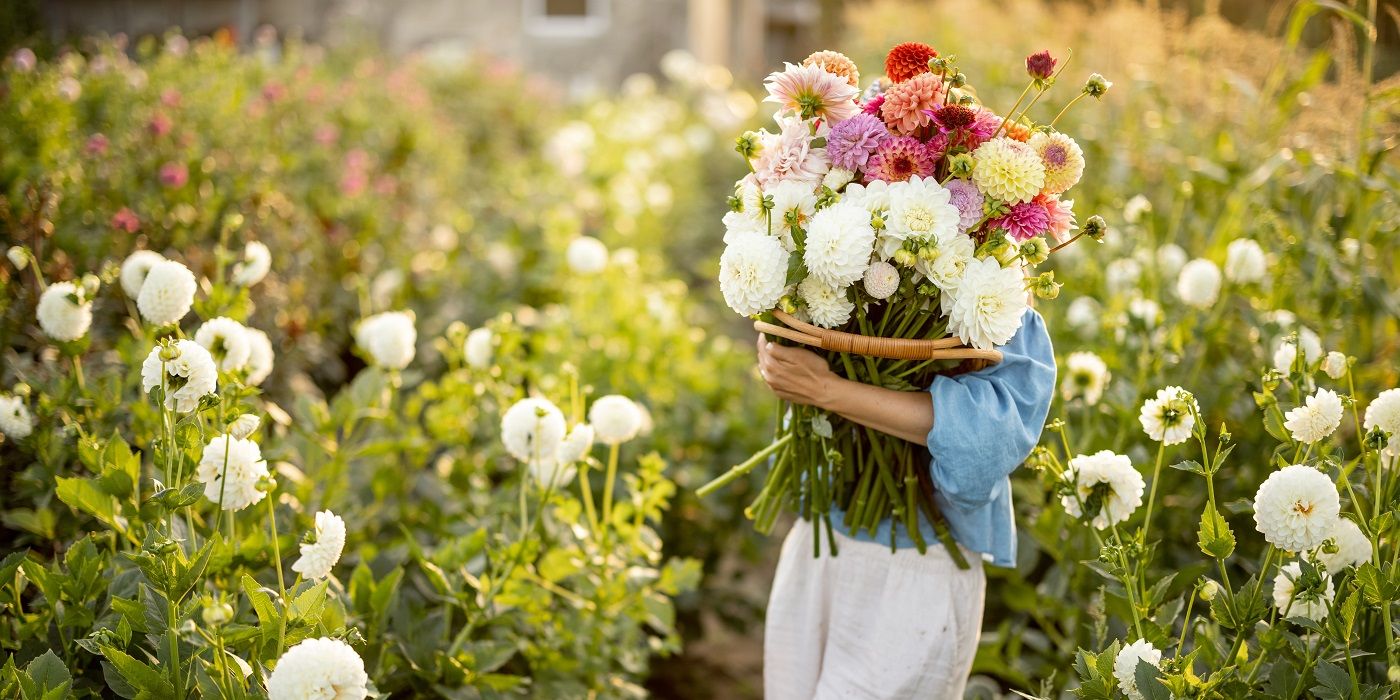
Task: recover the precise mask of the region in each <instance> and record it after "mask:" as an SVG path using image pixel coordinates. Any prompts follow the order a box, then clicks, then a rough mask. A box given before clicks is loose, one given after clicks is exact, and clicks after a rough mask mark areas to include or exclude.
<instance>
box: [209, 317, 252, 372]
mask: <svg viewBox="0 0 1400 700" xmlns="http://www.w3.org/2000/svg"><path fill="white" fill-rule="evenodd" d="M194 342H196V343H199V344H200V345H203V346H204V349H205V350H208V351H209V354H210V355H212V356H213V357H214V362H215V363H217V364H218V366H219V369H221V370H224V371H225V372H232V371H234V370H237V369H241V368H243V367H244V366H246V365H247V364H248V358H249V357H251V356H252V352H253V348H252V345H251V344H249V342H248V329H247V328H246V327H244V326H243V324H241V323H239V322H237V321H235V320H233V319H231V318H227V317H224V316H219V317H218V318H211V319H209V320H208V321H205V322H204V323H203V324H201V325H200V326H199V330H197V331H195V333H194Z"/></svg>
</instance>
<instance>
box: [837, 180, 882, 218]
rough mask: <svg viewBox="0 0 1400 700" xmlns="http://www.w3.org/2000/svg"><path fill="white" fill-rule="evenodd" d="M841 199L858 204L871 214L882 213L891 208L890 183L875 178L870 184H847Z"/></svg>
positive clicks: (847, 202)
mask: <svg viewBox="0 0 1400 700" xmlns="http://www.w3.org/2000/svg"><path fill="white" fill-rule="evenodd" d="M841 201H842V202H845V203H846V204H853V205H855V206H858V207H860V208H862V209H864V210H866V211H868V212H870V213H871V214H880V213H882V212H885V211H888V210H889V208H890V183H888V182H885V181H884V180H875V181H872V182H871V183H870V184H867V185H862V184H860V183H852V184H850V185H847V186H846V191H845V192H844V193H842V196H841Z"/></svg>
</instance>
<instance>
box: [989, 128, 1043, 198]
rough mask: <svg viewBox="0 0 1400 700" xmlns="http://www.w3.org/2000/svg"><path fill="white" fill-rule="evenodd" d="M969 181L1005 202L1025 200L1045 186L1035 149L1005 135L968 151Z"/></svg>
mask: <svg viewBox="0 0 1400 700" xmlns="http://www.w3.org/2000/svg"><path fill="white" fill-rule="evenodd" d="M972 157H973V159H974V160H975V161H976V164H975V165H974V166H973V167H972V181H973V182H975V183H977V188H978V189H980V190H982V191H983V192H984V193H986V194H989V195H991V196H993V197H996V198H997V199H1000V200H1002V201H1004V202H1007V203H1009V204H1017V203H1020V202H1028V201H1030V200H1032V199H1034V198H1035V196H1036V195H1038V194H1040V191H1041V189H1043V188H1044V187H1045V164H1044V163H1042V162H1041V161H1040V154H1038V153H1036V152H1035V149H1033V148H1031V147H1030V146H1027V145H1026V144H1024V143H1021V142H1019V141H1015V140H1012V139H1010V138H1007V137H1005V136H1003V137H999V138H995V139H992V140H991V141H988V142H986V143H984V144H982V145H981V146H978V147H977V150H976V151H973V153H972Z"/></svg>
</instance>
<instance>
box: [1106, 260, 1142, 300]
mask: <svg viewBox="0 0 1400 700" xmlns="http://www.w3.org/2000/svg"><path fill="white" fill-rule="evenodd" d="M1141 277H1142V263H1140V262H1138V261H1137V260H1134V259H1132V258H1118V259H1116V260H1114V261H1112V262H1110V263H1109V264H1108V266H1107V267H1105V268H1104V284H1105V285H1107V286H1108V291H1109V292H1111V293H1113V294H1123V293H1125V292H1127V291H1129V290H1132V289H1134V288H1136V287H1137V283H1138V280H1139V279H1140V278H1141Z"/></svg>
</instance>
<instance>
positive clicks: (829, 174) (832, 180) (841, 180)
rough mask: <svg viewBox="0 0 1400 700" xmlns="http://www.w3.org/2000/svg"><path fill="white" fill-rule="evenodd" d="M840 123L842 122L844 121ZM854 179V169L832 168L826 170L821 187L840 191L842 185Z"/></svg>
mask: <svg viewBox="0 0 1400 700" xmlns="http://www.w3.org/2000/svg"><path fill="white" fill-rule="evenodd" d="M842 123H843V124H844V123H845V122H842ZM855 179H856V172H855V171H854V170H847V169H845V168H832V169H830V170H828V171H826V175H825V176H824V177H822V187H825V188H827V189H830V190H831V191H832V192H840V191H841V188H842V187H845V186H846V185H848V184H850V183H851V182H852V181H853V180H855Z"/></svg>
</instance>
